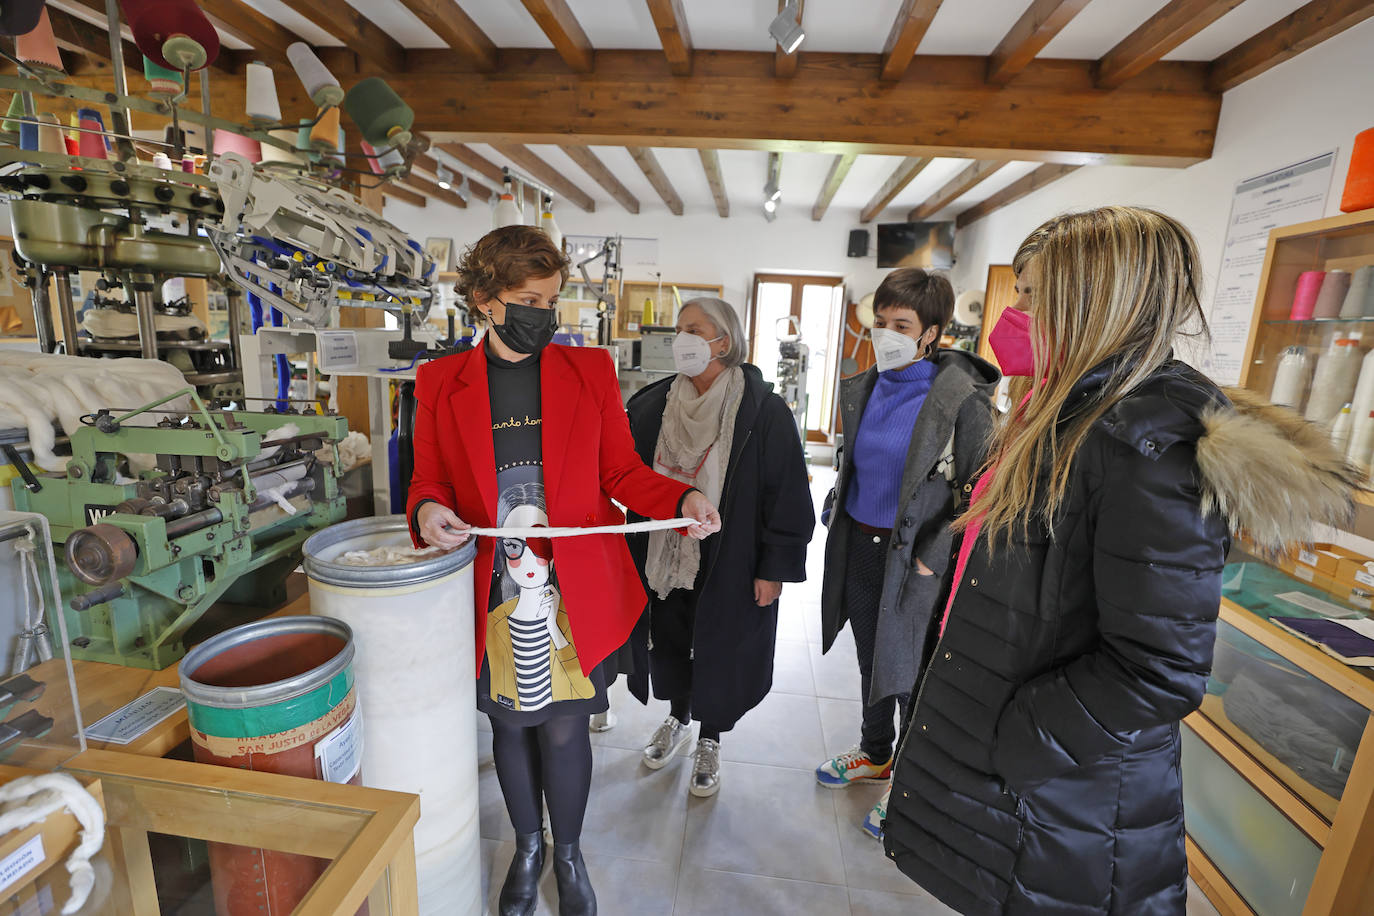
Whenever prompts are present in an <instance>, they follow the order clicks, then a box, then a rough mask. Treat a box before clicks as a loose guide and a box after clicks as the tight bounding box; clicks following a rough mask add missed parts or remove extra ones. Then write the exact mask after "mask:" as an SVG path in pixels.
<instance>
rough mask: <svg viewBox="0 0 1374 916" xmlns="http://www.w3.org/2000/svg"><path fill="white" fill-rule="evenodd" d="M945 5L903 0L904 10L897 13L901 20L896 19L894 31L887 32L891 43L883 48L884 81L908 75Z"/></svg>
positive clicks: (926, 0) (938, 0)
mask: <svg viewBox="0 0 1374 916" xmlns="http://www.w3.org/2000/svg"><path fill="white" fill-rule="evenodd" d="M941 2H942V0H902V7H901V9H899V10H897V18H896V19H895V20H893V22H892V29H891V30H890V31H889V32H888V33H887V42H886V44H884V45H883V68H882V78H883V79H885V80H899V79H901V78H902V76H903V75H905V73H906V71H907V68H908V67H910V66H911V60H912V58H913V57H915V56H916V49H917V48H919V47H920V46H921V40H922V39H924V38H925V37H926V31H927V30H929V29H930V23H931V22H932V21H934V19H935V14H936V13H938V12H939V11H940V3H941Z"/></svg>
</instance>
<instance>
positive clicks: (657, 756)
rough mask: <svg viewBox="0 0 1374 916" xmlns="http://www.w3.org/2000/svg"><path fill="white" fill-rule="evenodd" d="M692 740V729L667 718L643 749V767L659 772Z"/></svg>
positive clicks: (671, 718) (670, 717)
mask: <svg viewBox="0 0 1374 916" xmlns="http://www.w3.org/2000/svg"><path fill="white" fill-rule="evenodd" d="M690 740H692V729H691V727H690V726H688V725H683V724H682V723H681V722H679V721H678V720H677V719H675V718H673V717H672V716H669V717H668V718H666V719H664V720H663V724H662V725H660V726H659V727H658V728H657V729H656V730H655V731H654V736H653V737H652V738H650V739H649V743H648V744H647V745H646V746H645V748H644V765H645V766H646V767H648V768H649V769H651V770H660V769H662V768H663V767H665V766H667V765H668V762H669V761H670V760H672V759H673V756H674V755H675V754H677V752H678V751H680V750H682V749H683V747H685V746H686V744H687V742H688V741H690Z"/></svg>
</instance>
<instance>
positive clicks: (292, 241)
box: [206, 153, 435, 327]
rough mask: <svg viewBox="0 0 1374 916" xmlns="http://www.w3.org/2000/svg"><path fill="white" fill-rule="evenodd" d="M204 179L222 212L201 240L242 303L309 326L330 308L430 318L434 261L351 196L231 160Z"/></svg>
mask: <svg viewBox="0 0 1374 916" xmlns="http://www.w3.org/2000/svg"><path fill="white" fill-rule="evenodd" d="M210 178H211V179H212V180H213V181H214V182H215V183H216V185H217V186H218V189H219V194H220V197H221V199H222V201H223V210H224V214H223V216H222V217H221V218H220V219H219V220H216V221H211V222H210V223H209V224H208V225H207V227H206V228H207V231H208V233H209V236H210V240H211V241H212V242H213V243H214V246H215V248H216V250H217V251H218V252H219V256H220V259H222V260H223V262H224V265H225V267H226V268H227V269H228V270H229V274H230V276H231V277H232V278H233V280H234V282H235V283H237V284H238V285H239V286H241V287H242V288H243V289H244V290H245V291H246V292H247V293H248V294H249V295H250V296H251V297H256V298H257V299H259V300H261V301H262V302H263V303H265V304H267V305H269V306H271V307H272V308H275V309H277V310H278V311H279V312H281V313H282V314H283V315H285V316H287V317H288V318H290V319H293V320H295V321H300V322H303V323H305V324H307V325H309V326H311V327H320V326H322V325H324V324H325V323H326V321H327V319H328V317H329V314H330V308H331V306H335V305H361V306H377V307H382V308H387V309H389V310H391V311H393V312H394V313H395V314H398V315H399V314H400V310H401V308H402V307H403V306H408V307H409V308H410V309H419V310H421V311H422V313H423V312H425V311H428V310H429V306H430V298H431V296H432V295H433V289H432V282H433V278H434V273H435V264H434V260H433V258H431V257H429V256H428V255H427V254H425V250H424V248H422V247H421V246H420V243H419V242H416V241H415V240H414V239H412V238H410V237H408V236H407V235H406V234H405V233H404V232H402V231H401V230H400V229H398V228H397V227H396V226H394V225H392V224H391V223H389V222H387V221H386V220H384V219H382V218H381V217H380V216H378V215H377V214H376V213H374V212H372V211H371V210H369V209H367V208H366V207H364V206H363V205H362V204H361V203H359V202H358V200H357V199H356V198H354V197H353V196H352V195H351V194H348V193H346V192H345V191H342V190H340V189H339V188H336V187H331V186H330V185H328V184H325V183H324V182H322V181H319V180H317V179H315V178H312V177H311V176H310V175H308V174H292V173H289V172H281V171H274V170H267V169H255V168H254V167H253V164H252V163H250V162H249V161H248V160H247V159H245V158H244V157H243V156H240V155H239V154H237V153H227V154H225V155H223V156H220V157H218V158H217V159H215V161H214V163H213V164H212V165H211V166H210ZM250 301H251V300H250Z"/></svg>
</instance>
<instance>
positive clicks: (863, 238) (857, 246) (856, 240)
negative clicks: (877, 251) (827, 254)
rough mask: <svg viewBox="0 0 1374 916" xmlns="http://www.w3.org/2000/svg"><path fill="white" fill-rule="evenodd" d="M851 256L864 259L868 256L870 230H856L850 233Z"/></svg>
mask: <svg viewBox="0 0 1374 916" xmlns="http://www.w3.org/2000/svg"><path fill="white" fill-rule="evenodd" d="M849 256H850V257H851V258H863V257H867V256H868V230H867V229H855V230H853V231H852V232H850V233H849Z"/></svg>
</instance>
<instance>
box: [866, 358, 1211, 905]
mask: <svg viewBox="0 0 1374 916" xmlns="http://www.w3.org/2000/svg"><path fill="white" fill-rule="evenodd" d="M1105 377H1106V370H1105V369H1100V370H1096V371H1094V372H1092V373H1089V375H1088V376H1087V377H1085V378H1084V379H1083V380H1082V381H1081V382H1080V383H1079V385H1078V386H1077V387H1076V388H1075V390H1074V394H1073V395H1072V396H1071V397H1070V399H1069V401H1068V403H1067V404H1066V405H1065V411H1064V413H1065V416H1066V417H1067V416H1071V415H1072V414H1073V412H1074V411H1075V410H1076V409H1082V408H1083V407H1084V406H1085V405H1086V404H1087V403H1089V401H1090V400H1091V395H1092V394H1093V393H1094V392H1096V391H1097V390H1099V389H1100V387H1101V385H1102V384H1103V382H1104V381H1105ZM1225 404H1226V400H1225V397H1224V396H1223V395H1222V394H1221V392H1220V391H1219V390H1218V389H1217V388H1216V387H1215V386H1214V385H1212V383H1211V382H1209V381H1207V380H1206V379H1205V378H1204V377H1202V376H1201V375H1200V374H1198V373H1197V372H1195V371H1194V370H1192V369H1191V368H1189V367H1187V366H1185V365H1183V364H1182V363H1177V362H1174V363H1169V364H1167V365H1166V366H1165V367H1163V368H1161V370H1160V371H1159V372H1157V373H1156V374H1155V375H1154V376H1153V377H1152V378H1150V379H1148V380H1147V381H1146V382H1145V383H1144V384H1143V385H1142V386H1141V387H1140V388H1138V389H1137V390H1136V391H1134V392H1133V393H1132V394H1130V395H1129V396H1127V397H1126V398H1125V399H1123V400H1122V401H1120V402H1119V403H1118V404H1117V405H1115V406H1114V407H1113V408H1112V409H1111V410H1109V411H1108V412H1107V414H1106V415H1105V416H1104V417H1103V418H1102V419H1101V420H1100V421H1099V422H1098V423H1097V424H1096V426H1095V427H1094V429H1093V431H1092V432H1091V434H1090V435H1089V437H1088V439H1087V440H1086V442H1085V443H1084V445H1083V448H1082V450H1081V452H1080V453H1079V455H1078V456H1077V458H1076V460H1075V461H1074V466H1073V469H1072V471H1071V476H1070V479H1069V487H1068V491H1067V494H1066V498H1065V502H1064V505H1063V509H1062V511H1061V513H1060V515H1059V517H1058V519H1057V521H1056V522H1055V523H1054V525H1053V526H1052V530H1051V528H1050V526H1045V525H1037V524H1036V523H1034V522H1032V525H1031V528H1030V532H1029V535H1028V536H1026V537H1022V536H1020V535H1019V534H1018V535H1017V536H1016V537H1015V538H1014V540H1013V543H1012V544H1011V546H1010V547H1007V546H1006V545H1005V543H1004V542H1002V543H999V545H998V546H997V548H996V549H995V550H994V551H992V552H990V551H989V548H988V542H987V539H986V538H983V537H980V538H979V540H978V543H977V544H976V545H975V546H974V549H973V553H972V554H971V556H970V559H969V563H968V567H967V569H966V571H965V573H964V576H963V578H962V579H961V580H960V582H959V584H958V588H959V591H958V594H957V596H956V598H955V603H954V606H953V608H952V610H951V613H950V615H949V620H948V623H947V625H946V629H945V632H944V635H943V636H942V637H941V638H940V642H939V643H938V645H937V646H936V647H935V651H934V655H933V656H932V659H931V662H930V665H929V667H928V668H927V669H926V672H925V674H924V677H923V679H922V681H921V684H920V688H919V692H918V695H917V698H916V701H915V703H914V707H913V711H912V714H911V717H910V722H911V724H910V727H909V729H908V731H907V735H906V738H905V739H904V741H903V743H902V745H901V747H900V750H899V756H898V762H897V766H896V770H895V776H894V781H893V790H892V798H891V801H890V803H889V806H888V816H887V822H886V831H885V838H884V845H885V846H886V849H887V854H888V856H889V857H890V858H892V859H894V860H895V861H896V863H897V866H898V867H899V868H900V869H901V870H902V871H903V872H905V873H906V874H907V875H908V876H910V877H911V878H913V879H914V880H916V881H917V882H918V883H920V884H921V885H922V886H923V887H925V888H926V889H927V890H929V891H930V892H931V893H933V894H935V896H937V897H939V898H940V899H941V900H943V901H944V902H945V903H947V904H948V905H950V906H952V907H954V908H955V909H957V910H959V911H960V912H962V913H969V914H994V913H997V914H1001V913H1007V914H1013V913H1015V914H1022V913H1071V914H1105V913H1111V914H1130V916H1145V914H1165V913H1168V914H1182V913H1183V912H1184V899H1185V893H1186V883H1185V879H1186V876H1187V863H1186V860H1185V857H1184V832H1183V798H1182V787H1181V782H1180V771H1179V731H1178V730H1179V720H1180V719H1182V718H1183V717H1184V716H1185V715H1187V714H1188V713H1189V712H1191V711H1192V710H1194V709H1195V708H1197V706H1198V704H1199V703H1200V702H1201V699H1202V695H1203V690H1204V686H1205V683H1206V680H1207V676H1208V672H1209V670H1210V668H1211V663H1212V643H1213V639H1214V636H1215V619H1216V615H1217V609H1218V605H1219V603H1220V597H1221V570H1222V565H1223V563H1224V559H1225V556H1226V552H1227V550H1228V549H1229V546H1230V535H1229V533H1228V526H1227V521H1226V519H1225V518H1223V517H1222V516H1221V515H1220V514H1218V513H1215V512H1212V513H1204V511H1203V509H1202V496H1201V492H1202V486H1201V483H1202V481H1201V480H1200V475H1199V471H1198V464H1197V447H1198V440H1199V438H1200V437H1201V436H1202V434H1203V432H1204V426H1203V417H1204V414H1206V413H1207V411H1208V410H1209V408H1211V409H1215V408H1216V407H1217V406H1218V405H1220V406H1222V407H1223V408H1224V407H1225ZM1045 479H1046V478H1044V477H1042V480H1045Z"/></svg>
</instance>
